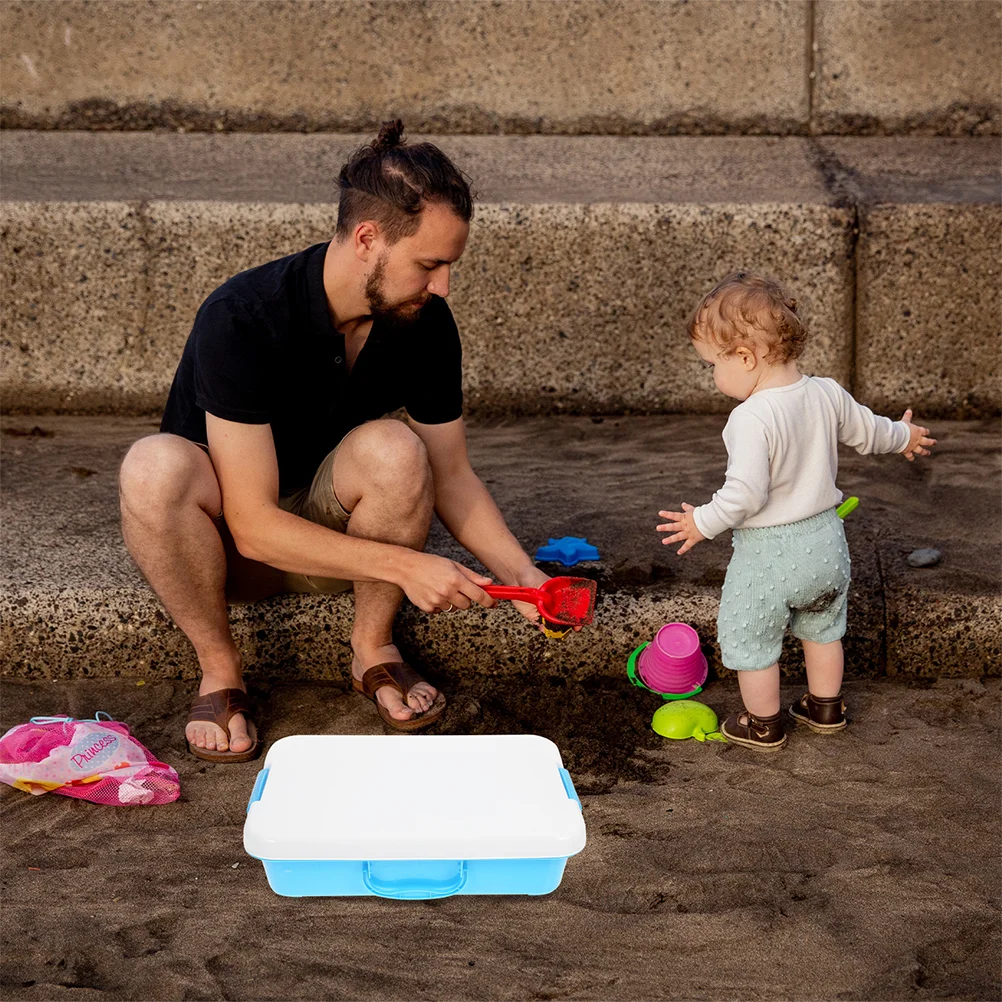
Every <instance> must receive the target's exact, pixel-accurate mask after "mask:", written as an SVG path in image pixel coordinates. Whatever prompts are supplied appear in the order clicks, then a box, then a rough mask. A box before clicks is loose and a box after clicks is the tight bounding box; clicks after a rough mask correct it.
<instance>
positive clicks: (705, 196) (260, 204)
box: [0, 132, 1002, 417]
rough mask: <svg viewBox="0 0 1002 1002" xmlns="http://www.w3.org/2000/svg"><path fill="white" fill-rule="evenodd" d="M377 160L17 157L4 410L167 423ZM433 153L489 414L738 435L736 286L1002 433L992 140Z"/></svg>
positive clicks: (240, 142) (194, 153)
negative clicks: (168, 401) (681, 422)
mask: <svg viewBox="0 0 1002 1002" xmlns="http://www.w3.org/2000/svg"><path fill="white" fill-rule="evenodd" d="M368 138H370V137H368V136H363V135H355V136H315V135H314V136H247V135H228V136H204V135H202V136H187V135H182V136H176V135H135V134H132V135H130V134H125V135H117V136H116V135H107V134H81V133H72V134H58V133H49V134H46V133H28V134H25V133H10V132H7V133H3V134H0V146H2V149H3V154H4V198H5V199H6V201H5V203H4V213H5V225H4V227H3V232H2V236H0V239H2V244H3V250H4V253H3V255H2V259H0V287H2V289H3V293H4V297H5V302H6V303H7V311H6V312H7V325H6V331H5V342H6V346H7V350H5V351H4V353H3V358H2V372H0V386H2V389H3V400H4V407H5V409H7V410H18V411H21V412H27V413H31V412H41V411H47V410H53V411H67V412H77V413H86V412H113V413H142V412H149V411H155V410H157V409H158V408H159V407H160V406H161V405H162V403H163V400H164V399H165V398H166V393H167V389H168V387H169V385H170V380H171V378H172V376H173V373H174V368H175V366H176V363H177V359H178V357H179V356H180V352H181V348H182V345H183V343H184V340H185V338H186V337H187V335H188V332H189V330H190V325H191V321H192V318H193V316H194V314H195V311H196V310H197V308H198V306H199V304H200V303H201V302H202V301H203V299H204V298H205V296H207V295H208V294H209V292H211V291H212V289H214V288H215V287H216V286H217V285H219V284H220V283H221V282H223V281H225V280H226V279H227V278H228V277H230V276H231V275H233V274H234V273H235V272H237V271H239V270H242V269H244V268H249V267H252V266H254V265H257V264H261V263H263V262H265V261H268V260H271V259H274V258H276V257H280V256H281V255H283V254H287V253H292V252H294V251H297V250H301V249H302V248H304V247H306V246H308V245H310V244H312V243H315V242H320V241H323V240H327V239H329V238H330V236H331V233H332V232H333V228H334V222H335V221H334V210H333V207H332V204H331V198H332V192H333V183H332V179H333V177H334V176H335V174H336V171H337V168H338V166H339V164H340V163H341V162H342V161H343V159H344V158H345V157H346V156H347V155H348V153H349V151H350V150H351V149H352V148H353V147H354V146H357V145H358V144H360V143H362V142H364V141H366V140H367V139H368ZM433 138H438V139H439V141H440V142H441V143H442V145H443V146H444V147H445V148H446V150H447V151H448V152H449V153H450V154H452V155H453V156H454V157H455V158H456V161H457V163H459V164H461V165H462V166H463V167H464V168H465V169H466V170H467V171H468V172H469V173H470V174H471V175H472V177H473V179H474V182H475V184H476V186H477V188H478V189H479V190H480V192H481V203H480V205H479V206H478V212H477V217H476V219H475V221H474V226H473V229H472V233H471V238H470V243H469V247H468V250H467V252H466V254H465V255H464V257H463V259H462V260H461V261H460V262H459V263H458V264H457V266H456V268H455V270H454V275H453V278H454V281H453V289H452V295H451V298H450V303H451V304H452V306H453V309H454V311H455V313H456V317H457V321H458V323H459V325H460V329H461V331H462V333H463V337H464V345H465V352H466V365H465V372H466V391H467V403H468V405H469V407H470V408H471V409H473V410H477V411H479V412H481V413H488V412H493V413H507V414H512V413H514V414H519V413H554V412H556V413H617V412H622V411H633V412H637V411H641V412H663V411H680V412H702V413H707V412H714V411H717V412H719V411H720V410H722V409H724V408H725V406H726V404H725V402H724V401H723V399H722V398H721V397H720V396H719V395H718V394H716V393H715V392H714V391H713V390H712V389H711V388H710V387H709V386H708V384H706V382H705V380H704V381H700V379H699V377H698V376H697V375H696V370H697V369H698V365H697V364H696V363H695V362H694V360H693V356H692V354H691V351H690V349H689V346H688V343H687V339H686V337H685V334H684V328H685V322H686V320H687V319H688V316H689V314H690V313H691V311H692V308H693V306H694V304H695V303H696V302H697V301H698V299H699V296H701V295H702V294H703V293H704V292H705V291H706V290H707V289H708V288H709V287H710V286H711V285H712V283H713V282H714V281H716V280H719V279H720V278H722V277H723V275H724V274H726V273H727V272H729V271H731V270H733V269H734V268H736V267H749V268H753V269H755V270H758V271H763V272H766V273H771V274H774V275H777V276H779V277H780V278H782V279H783V280H784V281H785V282H786V283H787V284H788V285H790V287H791V288H792V289H793V291H794V295H795V296H796V298H797V299H798V302H799V303H800V307H799V309H800V312H801V315H802V316H803V318H804V319H805V320H806V322H807V324H808V326H809V328H810V330H811V332H812V340H811V342H810V343H809V345H808V348H807V351H806V353H805V355H804V364H805V366H806V367H807V368H808V369H809V370H810V371H813V372H815V373H819V374H824V375H832V376H835V377H836V378H838V379H840V380H842V381H843V382H847V383H852V382H854V383H855V388H856V390H857V392H859V393H860V395H861V398H862V399H863V400H864V402H868V403H872V404H875V405H876V406H881V407H885V406H892V405H893V406H894V407H898V406H900V401H901V400H902V399H903V398H905V397H906V396H910V395H912V394H913V393H915V392H916V390H918V391H920V392H921V393H922V395H923V399H924V401H925V402H924V407H925V409H926V411H927V413H930V414H933V413H934V414H937V415H939V416H943V417H976V416H987V415H992V414H994V413H997V412H998V410H999V408H1000V407H1002V395H1000V390H999V385H1000V381H999V379H998V358H999V330H998V325H997V324H996V323H995V318H996V317H997V316H998V313H999V310H1000V309H1002V301H1000V298H999V297H1000V292H999V289H1000V283H999V282H998V274H997V272H998V265H997V260H996V259H997V256H998V255H997V253H996V251H997V248H998V233H999V231H1000V229H1002V215H1000V214H1002V208H1000V206H999V190H1000V189H999V185H1000V173H999V147H998V141H997V140H994V139H985V138H982V139H965V140H952V139H921V138H920V139H909V138H896V139H869V140H866V139H847V140H831V139H826V140H823V141H814V140H806V139H797V138H791V137H787V138H785V139H776V138H771V139H759V138H755V137H717V138H695V137H675V138H661V139H658V138H651V137H646V138H629V137H545V136H534V137H517V136H516V137H484V136H479V137H478V136H466V137H433ZM958 344H961V345H962V346H963V348H962V350H960V351H958V350H957V345H958ZM918 345H921V355H920V356H919V357H917V358H916V351H917V346H918Z"/></svg>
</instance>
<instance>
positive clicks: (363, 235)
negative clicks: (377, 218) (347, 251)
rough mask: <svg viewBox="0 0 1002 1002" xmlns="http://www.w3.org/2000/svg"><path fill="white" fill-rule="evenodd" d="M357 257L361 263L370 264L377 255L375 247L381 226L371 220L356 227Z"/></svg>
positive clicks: (366, 220) (364, 221)
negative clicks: (371, 259) (374, 255)
mask: <svg viewBox="0 0 1002 1002" xmlns="http://www.w3.org/2000/svg"><path fill="white" fill-rule="evenodd" d="M354 237H355V257H357V258H358V259H359V261H365V262H368V261H369V259H370V258H371V257H372V255H373V254H374V253H375V250H374V245H375V243H376V239H377V238H378V237H379V225H378V224H377V223H375V222H374V221H373V220H371V219H365V220H363V221H362V222H360V223H359V224H358V226H356V227H355V233H354Z"/></svg>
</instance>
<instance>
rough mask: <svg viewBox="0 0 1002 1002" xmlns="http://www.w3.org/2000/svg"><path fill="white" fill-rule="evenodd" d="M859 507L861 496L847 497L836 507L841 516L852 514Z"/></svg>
mask: <svg viewBox="0 0 1002 1002" xmlns="http://www.w3.org/2000/svg"><path fill="white" fill-rule="evenodd" d="M858 507H859V498H846V499H845V500H844V501H843V502H842V503H841V504H840V505H839V506H838V507H837V508H836V509H835V511H836V512H837V513H838V517H839V518H845V517H846V515H851V514H852V513H853V512H854V511H855V510H856V509H857V508H858Z"/></svg>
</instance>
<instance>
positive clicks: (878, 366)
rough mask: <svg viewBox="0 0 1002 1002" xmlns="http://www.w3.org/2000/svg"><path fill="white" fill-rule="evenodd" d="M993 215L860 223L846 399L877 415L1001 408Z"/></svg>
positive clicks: (1001, 214) (948, 209)
mask: <svg viewBox="0 0 1002 1002" xmlns="http://www.w3.org/2000/svg"><path fill="white" fill-rule="evenodd" d="M1000 245H1002V206H1000V205H998V204H995V205H991V204H986V205H922V204H916V205H879V206H874V207H872V208H867V209H866V210H865V211H864V212H863V213H862V216H861V221H860V238H859V247H858V262H859V263H858V272H857V304H856V316H857V335H856V336H857V344H856V391H857V394H858V396H859V398H860V399H861V400H862V401H864V402H865V403H867V404H868V405H870V406H871V407H873V408H875V409H876V410H878V411H879V412H881V413H888V414H894V416H897V414H895V413H894V412H901V411H903V410H904V408H905V407H913V408H915V410H916V413H917V414H920V415H924V416H929V417H932V416H941V417H954V418H958V417H959V418H962V417H981V416H986V415H990V414H997V413H998V412H999V409H1000V407H1002V383H1000V357H1002V330H1000V317H1002V274H1000V271H1002V265H1000V260H1002V258H1000V253H999V252H1000V250H1002V246H1000Z"/></svg>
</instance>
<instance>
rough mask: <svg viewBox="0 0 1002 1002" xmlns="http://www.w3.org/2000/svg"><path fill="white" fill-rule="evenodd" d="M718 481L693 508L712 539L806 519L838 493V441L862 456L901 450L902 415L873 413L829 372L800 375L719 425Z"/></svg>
mask: <svg viewBox="0 0 1002 1002" xmlns="http://www.w3.org/2000/svg"><path fill="white" fill-rule="evenodd" d="M723 438H724V444H725V445H726V446H727V477H726V480H725V482H724V486H723V487H721V488H720V490H719V491H717V492H716V493H715V494H714V495H713V499H712V500H711V501H710V502H709V503H708V504H704V505H701V506H700V507H699V508H696V509H695V510H694V511H693V513H692V515H693V518H694V520H695V522H696V528H698V529H699V531H700V532H701V533H702V534H703V535H704V536H706V538H707V539H712V538H713V537H714V536H716V535H718V534H719V533H721V532H723V531H724V530H725V529H756V528H761V527H763V526H767V525H786V524H788V523H790V522H799V521H800V520H801V519H804V518H810V517H811V516H812V515H817V514H818V513H819V512H822V511H826V510H827V509H829V508H832V507H834V506H835V505H837V504H838V503H839V502H840V501H841V500H842V492H841V491H840V490H839V489H838V488H837V487H836V486H835V477H836V475H837V473H838V443H839V442H842V443H843V444H845V445H848V446H851V447H852V448H854V449H855V450H856V451H857V452H859V453H861V454H863V455H869V454H873V453H885V452H904V450H905V449H906V448H907V447H908V441H909V438H910V434H909V431H908V426H907V425H906V424H905V423H904V422H903V421H892V420H891V419H890V418H886V417H879V416H877V415H876V414H874V413H873V411H871V410H870V408H869V407H864V406H863V405H862V404H860V403H857V402H856V401H855V400H854V399H853V398H852V396H851V395H850V394H849V393H847V392H846V391H845V390H844V389H842V387H841V386H839V384H838V383H837V382H836V381H835V380H834V379H826V378H823V377H819V376H804V377H803V378H801V379H800V380H799V381H798V382H796V383H791V384H790V385H789V386H777V387H774V388H771V389H767V390H760V391H759V392H758V393H753V394H752V395H751V396H750V397H749V398H748V399H747V400H744V401H742V402H741V403H740V404H738V406H737V407H735V408H734V410H732V411H731V415H730V418H728V421H727V425H726V427H725V428H724V434H723Z"/></svg>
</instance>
